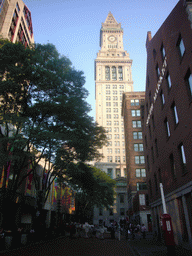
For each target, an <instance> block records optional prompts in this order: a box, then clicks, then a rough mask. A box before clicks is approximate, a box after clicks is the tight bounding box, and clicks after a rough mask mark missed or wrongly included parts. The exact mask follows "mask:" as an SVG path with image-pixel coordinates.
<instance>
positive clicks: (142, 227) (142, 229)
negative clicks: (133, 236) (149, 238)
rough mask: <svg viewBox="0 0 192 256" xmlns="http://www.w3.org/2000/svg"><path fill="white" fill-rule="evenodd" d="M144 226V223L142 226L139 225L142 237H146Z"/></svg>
mask: <svg viewBox="0 0 192 256" xmlns="http://www.w3.org/2000/svg"><path fill="white" fill-rule="evenodd" d="M146 230H147V229H146V227H145V225H144V224H142V226H141V233H142V235H143V239H145V238H146Z"/></svg>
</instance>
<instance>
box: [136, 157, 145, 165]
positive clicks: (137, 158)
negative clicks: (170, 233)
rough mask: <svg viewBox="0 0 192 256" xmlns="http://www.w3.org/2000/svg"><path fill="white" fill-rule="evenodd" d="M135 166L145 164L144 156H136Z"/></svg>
mask: <svg viewBox="0 0 192 256" xmlns="http://www.w3.org/2000/svg"><path fill="white" fill-rule="evenodd" d="M135 164H145V157H144V156H135Z"/></svg>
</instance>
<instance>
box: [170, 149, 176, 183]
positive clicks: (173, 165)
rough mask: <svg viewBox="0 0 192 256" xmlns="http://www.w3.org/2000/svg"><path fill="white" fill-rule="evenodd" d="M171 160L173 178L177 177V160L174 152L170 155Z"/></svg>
mask: <svg viewBox="0 0 192 256" xmlns="http://www.w3.org/2000/svg"><path fill="white" fill-rule="evenodd" d="M169 161H170V166H171V174H172V176H173V178H176V168H175V161H174V158H173V154H171V155H170V157H169Z"/></svg>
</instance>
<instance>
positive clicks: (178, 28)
mask: <svg viewBox="0 0 192 256" xmlns="http://www.w3.org/2000/svg"><path fill="white" fill-rule="evenodd" d="M191 42H192V1H184V0H180V1H179V2H178V4H177V5H176V6H175V8H174V9H173V10H172V12H171V13H170V15H169V16H168V17H167V19H166V20H165V22H164V23H163V24H162V26H161V27H160V28H159V30H158V31H157V33H156V34H155V35H154V36H153V38H152V36H151V33H150V32H148V33H147V41H146V49H147V76H146V99H145V111H144V141H145V143H144V148H145V158H146V168H147V182H148V187H149V199H150V206H151V209H152V219H153V228H154V229H155V230H156V231H157V232H159V231H160V225H159V223H160V222H159V217H160V215H161V214H162V213H163V209H162V201H161V195H160V186H159V185H160V183H162V184H163V188H164V194H165V200H166V206H167V212H168V213H169V214H170V215H171V217H172V224H173V232H174V237H175V242H176V243H177V244H183V245H186V246H192V214H191V212H192V150H191V145H192V122H191V120H192V43H191Z"/></svg>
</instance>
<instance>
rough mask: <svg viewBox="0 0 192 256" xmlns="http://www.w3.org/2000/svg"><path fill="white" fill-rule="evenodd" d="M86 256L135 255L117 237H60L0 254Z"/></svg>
mask: <svg viewBox="0 0 192 256" xmlns="http://www.w3.org/2000/svg"><path fill="white" fill-rule="evenodd" d="M4 255H5V256H42V255H43V256H45V255H51V256H59V255H68V256H73V255H74V256H77V255H82V256H88V255H91V256H92V255H95V256H96V255H97V256H99V255H108V256H113V255H123V256H126V255H127V256H136V254H134V252H133V250H132V249H131V248H130V247H129V246H128V242H127V241H126V240H125V239H122V240H121V241H119V240H117V239H110V238H107V239H104V240H100V239H97V238H89V239H86V238H72V239H70V238H69V237H60V238H56V239H53V240H49V241H45V242H42V243H36V244H33V245H29V246H25V247H22V248H19V249H15V250H12V251H10V252H7V251H6V252H5V251H4V252H2V253H0V256H4Z"/></svg>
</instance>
